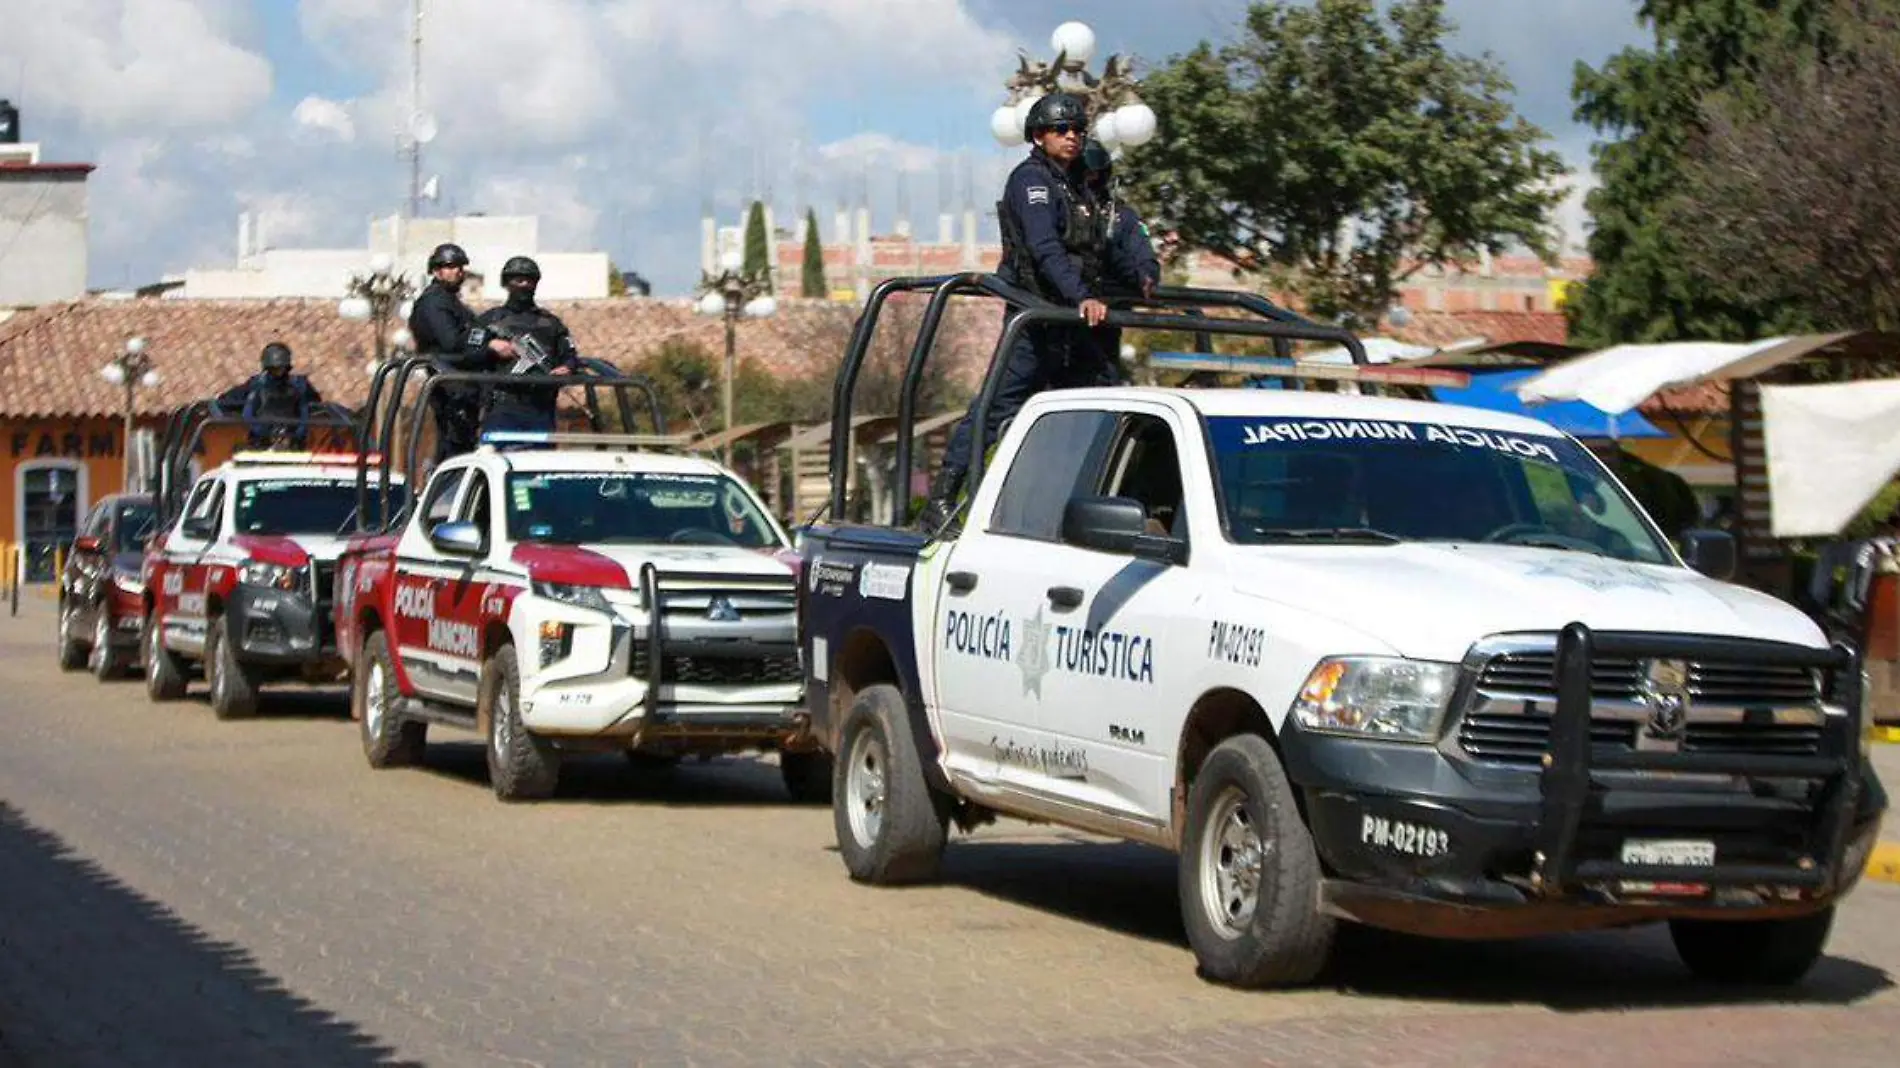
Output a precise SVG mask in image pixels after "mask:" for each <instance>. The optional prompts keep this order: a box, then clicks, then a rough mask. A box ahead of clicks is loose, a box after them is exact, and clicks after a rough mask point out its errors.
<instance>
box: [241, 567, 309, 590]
mask: <svg viewBox="0 0 1900 1068" xmlns="http://www.w3.org/2000/svg"><path fill="white" fill-rule="evenodd" d="M302 573H303V569H302V568H299V567H286V566H284V565H283V564H266V563H262V562H260V561H257V560H252V561H251V562H249V563H247V564H245V565H244V566H243V567H240V568H238V581H239V582H241V583H243V584H244V585H246V586H264V587H268V588H270V589H273V590H295V589H296V588H297V579H298V578H299V577H300V576H301V575H302Z"/></svg>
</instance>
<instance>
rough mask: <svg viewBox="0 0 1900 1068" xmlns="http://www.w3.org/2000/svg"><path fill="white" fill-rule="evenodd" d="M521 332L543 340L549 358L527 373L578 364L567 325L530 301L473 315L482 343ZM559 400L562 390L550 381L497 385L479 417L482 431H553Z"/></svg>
mask: <svg viewBox="0 0 1900 1068" xmlns="http://www.w3.org/2000/svg"><path fill="white" fill-rule="evenodd" d="M523 334H526V335H529V336H532V337H533V338H534V339H535V340H536V341H538V342H540V343H541V347H542V348H544V349H546V350H547V354H548V361H549V366H548V367H547V368H546V370H545V371H532V372H526V373H535V374H543V373H546V371H552V370H554V369H555V368H557V367H565V368H567V369H568V370H570V371H578V370H580V369H581V359H580V352H579V350H577V349H576V348H575V347H574V338H573V335H571V334H569V333H568V331H567V324H566V323H563V322H561V320H560V318H559V317H557V316H556V315H555V314H554V313H553V312H551V311H548V310H547V309H546V308H543V307H541V306H540V305H538V304H535V303H533V302H532V301H529V302H526V303H522V302H519V301H516V300H510V301H509V302H508V303H507V304H504V305H502V306H500V307H498V308H490V309H488V310H487V311H485V312H483V313H482V314H481V315H480V316H478V317H477V318H476V320H475V331H474V333H473V335H472V338H471V340H472V341H473V342H474V343H475V344H477V345H481V346H486V345H487V344H488V342H489V340H490V339H491V338H495V337H504V338H514V337H517V336H519V335H523ZM521 362H522V361H521V360H520V359H516V360H509V361H497V362H496V365H495V366H494V367H493V368H492V369H493V370H496V371H504V372H505V371H509V370H511V369H514V368H516V367H517V366H518V365H519V364H520V363H521ZM524 371H525V369H524ZM559 400H560V390H559V389H558V388H557V387H554V386H496V387H494V390H493V392H492V393H490V395H489V398H488V411H487V412H486V413H484V414H483V416H482V430H483V432H487V431H490V430H553V429H554V419H555V405H556V404H557V403H558V402H559Z"/></svg>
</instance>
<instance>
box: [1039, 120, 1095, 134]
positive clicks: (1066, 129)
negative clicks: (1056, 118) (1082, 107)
mask: <svg viewBox="0 0 1900 1068" xmlns="http://www.w3.org/2000/svg"><path fill="white" fill-rule="evenodd" d="M1043 131H1044V132H1046V133H1052V134H1055V135H1056V136H1057V137H1067V136H1069V135H1070V134H1076V135H1077V136H1080V135H1081V134H1082V133H1084V132H1085V131H1084V129H1083V126H1082V124H1081V123H1079V122H1055V123H1050V124H1049V125H1047V126H1044V127H1043Z"/></svg>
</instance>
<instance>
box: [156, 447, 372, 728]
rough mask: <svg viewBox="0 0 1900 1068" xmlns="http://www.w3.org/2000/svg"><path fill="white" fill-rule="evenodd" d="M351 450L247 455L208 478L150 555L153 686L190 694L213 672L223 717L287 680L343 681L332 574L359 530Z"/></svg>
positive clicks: (168, 696) (245, 711)
mask: <svg viewBox="0 0 1900 1068" xmlns="http://www.w3.org/2000/svg"><path fill="white" fill-rule="evenodd" d="M356 465H357V457H356V455H355V454H353V453H296V452H240V453H238V454H236V455H235V456H233V457H232V459H231V460H230V462H228V463H226V464H224V465H222V466H220V467H218V468H216V469H215V470H212V471H209V472H207V473H205V474H204V475H203V476H201V477H200V478H199V479H198V481H197V483H196V484H194V485H193V486H192V488H191V491H190V492H189V494H188V495H187V496H186V497H185V500H184V504H183V506H182V507H181V508H180V509H179V510H178V515H177V516H176V518H175V519H174V520H173V521H172V523H171V524H170V525H169V527H168V528H167V529H166V530H165V531H164V532H163V533H161V534H160V535H159V536H158V538H157V539H156V540H155V541H154V542H153V543H152V546H151V548H150V550H149V551H148V552H147V554H146V557H145V563H144V569H143V578H144V585H145V590H144V596H145V618H146V625H145V628H144V630H145V635H144V638H145V657H144V659H145V688H146V692H147V693H149V694H150V695H151V698H152V700H154V701H171V700H176V699H178V698H180V697H182V696H184V694H185V687H186V685H187V682H188V679H189V677H190V676H189V673H190V670H191V668H192V666H193V665H194V664H195V663H202V664H203V666H204V674H205V680H206V682H207V683H209V685H210V689H211V707H212V709H213V710H214V711H215V712H216V713H217V715H218V717H219V718H220V719H235V718H239V717H243V716H248V715H250V714H252V713H253V712H255V711H256V709H257V701H258V688H259V687H260V686H262V685H264V684H265V683H267V682H270V681H274V680H277V679H282V678H286V677H288V678H300V679H302V680H303V681H305V682H311V683H318V682H327V681H331V680H334V679H336V678H338V677H340V676H341V674H342V673H343V670H344V668H345V667H346V665H345V664H344V662H343V661H342V659H341V658H339V657H338V655H337V650H336V642H335V640H334V636H333V632H332V630H331V626H330V593H331V578H332V576H333V575H334V573H335V567H336V557H337V553H338V552H340V551H341V550H342V548H343V534H344V532H345V531H346V530H353V529H355V518H354V517H355V509H356V498H357V494H356Z"/></svg>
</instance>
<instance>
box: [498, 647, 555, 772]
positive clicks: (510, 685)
mask: <svg viewBox="0 0 1900 1068" xmlns="http://www.w3.org/2000/svg"><path fill="white" fill-rule="evenodd" d="M480 700H481V707H482V708H483V709H486V710H487V713H488V745H487V749H488V783H489V785H490V786H492V787H494V790H495V796H496V797H498V798H500V799H501V800H503V801H535V800H540V799H541V798H545V797H550V796H552V795H553V793H554V788H555V787H556V786H558V785H560V781H561V754H560V752H559V751H558V750H556V749H555V748H554V746H553V745H552V744H550V743H549V742H548V740H547V739H545V738H540V737H537V736H535V735H533V734H530V733H528V729H527V728H526V727H524V726H522V724H521V669H520V665H519V661H517V660H516V658H515V647H514V646H512V645H504V646H502V647H501V648H500V649H497V650H495V655H493V656H491V657H489V658H488V664H487V666H486V667H485V668H484V669H483V671H482V686H481V698H480Z"/></svg>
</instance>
